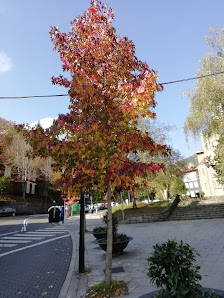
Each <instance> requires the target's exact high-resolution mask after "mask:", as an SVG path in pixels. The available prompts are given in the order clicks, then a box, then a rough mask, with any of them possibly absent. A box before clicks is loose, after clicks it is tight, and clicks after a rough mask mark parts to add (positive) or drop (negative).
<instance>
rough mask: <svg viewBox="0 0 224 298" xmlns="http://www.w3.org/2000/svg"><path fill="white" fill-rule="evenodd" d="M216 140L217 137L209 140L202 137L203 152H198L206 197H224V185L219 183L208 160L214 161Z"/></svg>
mask: <svg viewBox="0 0 224 298" xmlns="http://www.w3.org/2000/svg"><path fill="white" fill-rule="evenodd" d="M216 140H217V138H216V136H212V137H210V138H208V139H205V138H204V137H202V145H203V150H201V151H198V152H196V155H197V158H198V167H197V168H198V172H199V177H200V182H201V188H202V191H203V192H204V193H205V196H206V197H211V196H223V195H224V185H221V184H220V183H219V182H218V180H217V178H216V172H215V170H214V169H213V167H212V166H208V162H207V161H208V159H210V160H213V159H214V156H215V147H216V145H217V141H216Z"/></svg>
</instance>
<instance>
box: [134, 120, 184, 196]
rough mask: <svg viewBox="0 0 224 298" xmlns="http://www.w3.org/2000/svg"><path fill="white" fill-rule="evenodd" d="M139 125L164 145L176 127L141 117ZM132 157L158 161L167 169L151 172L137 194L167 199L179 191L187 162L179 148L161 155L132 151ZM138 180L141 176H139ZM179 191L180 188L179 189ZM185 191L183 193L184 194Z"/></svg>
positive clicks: (137, 159) (138, 159)
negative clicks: (169, 153) (178, 185)
mask: <svg viewBox="0 0 224 298" xmlns="http://www.w3.org/2000/svg"><path fill="white" fill-rule="evenodd" d="M138 127H139V128H140V129H141V130H142V131H147V132H148V133H149V134H150V135H151V136H153V139H154V140H155V141H156V142H157V143H159V144H161V145H163V144H165V143H167V142H168V141H169V133H170V132H171V131H172V130H173V129H174V127H171V126H170V125H165V124H161V123H157V122H156V121H154V120H153V121H147V120H145V119H140V121H139V124H138ZM130 155H131V158H133V159H134V160H135V161H141V162H157V163H163V164H165V169H164V170H162V171H160V172H159V173H149V174H148V177H147V182H146V183H145V185H144V186H143V187H141V188H140V189H139V190H138V191H137V195H138V196H139V197H141V198H145V199H148V200H149V199H150V197H152V198H154V197H155V196H156V198H161V197H162V198H163V199H167V198H168V197H169V196H170V195H173V194H174V193H175V191H177V184H178V183H180V181H182V179H181V178H182V176H183V173H184V169H185V162H184V161H183V157H182V156H181V154H180V152H179V151H178V150H175V149H172V150H171V155H167V156H164V155H161V154H160V153H159V152H158V153H157V154H155V155H153V156H151V155H150V154H149V153H148V152H147V151H146V152H140V151H139V152H137V154H135V155H134V154H133V153H131V154H130ZM137 179H138V181H139V179H140V178H137ZM182 186H183V185H182ZM178 191H179V190H178ZM184 193H185V192H183V193H182V194H184Z"/></svg>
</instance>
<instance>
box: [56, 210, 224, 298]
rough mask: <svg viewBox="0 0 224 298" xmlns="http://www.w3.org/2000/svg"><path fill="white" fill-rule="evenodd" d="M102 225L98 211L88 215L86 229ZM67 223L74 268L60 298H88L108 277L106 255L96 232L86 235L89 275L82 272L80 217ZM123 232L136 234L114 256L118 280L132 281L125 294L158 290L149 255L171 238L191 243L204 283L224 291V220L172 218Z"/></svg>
mask: <svg viewBox="0 0 224 298" xmlns="http://www.w3.org/2000/svg"><path fill="white" fill-rule="evenodd" d="M99 225H102V220H101V219H100V218H99V217H98V215H96V214H88V215H87V216H86V229H87V230H88V231H92V230H93V228H94V227H95V226H99ZM64 226H65V228H66V229H68V231H69V232H70V234H71V236H72V237H73V243H74V245H73V256H72V261H71V264H70V269H69V272H68V275H67V278H66V281H65V283H64V286H63V288H62V291H61V294H60V296H59V298H80V297H85V293H86V290H87V288H88V286H89V285H91V284H93V283H95V282H98V281H102V280H104V268H105V256H106V252H105V251H103V250H102V249H101V248H100V247H99V245H98V244H97V243H96V241H95V238H94V236H93V235H92V234H90V233H86V234H85V249H86V254H85V266H86V267H88V268H89V269H90V273H89V274H79V273H78V243H79V242H78V239H79V236H78V232H79V217H78V216H75V217H72V218H70V219H67V220H66V221H65V223H64ZM118 230H119V232H121V233H126V234H127V235H128V236H132V237H133V240H132V241H130V242H129V244H128V246H127V247H126V249H125V250H124V254H122V255H119V256H116V257H113V263H112V268H114V269H113V271H117V273H112V278H113V279H115V280H124V281H125V282H127V283H128V288H129V289H128V290H129V294H128V295H125V297H130V298H137V297H140V296H141V295H144V294H146V293H149V292H152V291H154V290H156V289H157V288H156V286H155V285H152V284H151V283H150V281H149V279H148V278H147V271H148V269H147V267H148V264H147V260H146V259H147V258H148V256H149V254H150V253H151V252H152V250H153V245H155V244H156V243H162V242H165V241H167V240H168V239H176V241H178V242H179V241H180V240H183V241H184V242H185V243H188V244H190V245H191V247H192V248H194V249H195V251H197V252H198V253H199V254H200V256H197V258H196V263H197V265H199V266H200V267H201V269H200V273H201V276H202V280H201V285H202V286H203V287H207V288H214V289H219V290H224V283H223V281H224V219H210V220H194V221H168V222H155V223H141V224H127V225H124V224H120V225H119V228H118Z"/></svg>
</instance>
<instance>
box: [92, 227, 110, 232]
mask: <svg viewBox="0 0 224 298" xmlns="http://www.w3.org/2000/svg"><path fill="white" fill-rule="evenodd" d="M106 232H107V227H95V228H94V229H93V233H106Z"/></svg>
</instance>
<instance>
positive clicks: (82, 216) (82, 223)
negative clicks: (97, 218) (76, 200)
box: [79, 192, 85, 273]
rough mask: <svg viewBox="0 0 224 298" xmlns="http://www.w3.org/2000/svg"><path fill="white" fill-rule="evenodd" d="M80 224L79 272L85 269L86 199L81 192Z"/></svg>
mask: <svg viewBox="0 0 224 298" xmlns="http://www.w3.org/2000/svg"><path fill="white" fill-rule="evenodd" d="M80 207H81V208H80V225H79V273H83V272H84V271H85V199H84V194H83V193H82V192H81V198H80Z"/></svg>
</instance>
